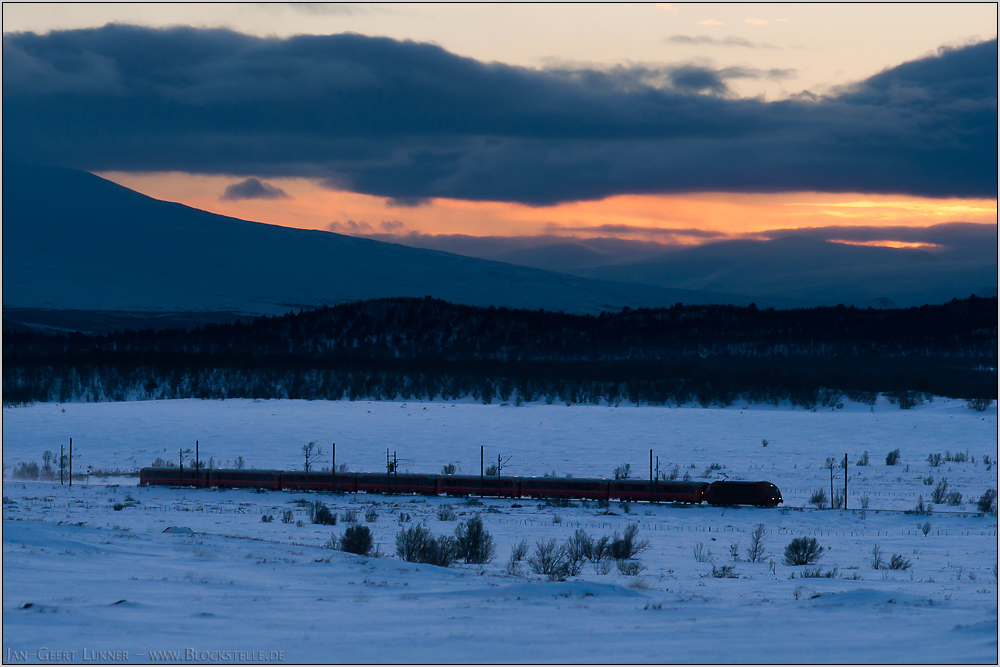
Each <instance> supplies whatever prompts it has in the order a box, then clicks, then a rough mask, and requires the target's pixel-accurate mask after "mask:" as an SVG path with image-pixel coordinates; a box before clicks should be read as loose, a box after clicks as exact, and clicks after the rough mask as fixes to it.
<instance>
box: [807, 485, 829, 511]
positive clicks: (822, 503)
mask: <svg viewBox="0 0 1000 667" xmlns="http://www.w3.org/2000/svg"><path fill="white" fill-rule="evenodd" d="M826 502H827V497H826V491H824V490H823V489H820V490H819V491H814V492H813V494H812V495H811V496H809V504H811V505H815V506H816V509H818V510H821V509H823V508H824V507H826Z"/></svg>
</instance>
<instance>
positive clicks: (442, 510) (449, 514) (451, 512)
mask: <svg viewBox="0 0 1000 667" xmlns="http://www.w3.org/2000/svg"><path fill="white" fill-rule="evenodd" d="M456 518H457V517H456V514H455V508H454V507H452V506H451V505H441V506H440V507H438V521H454V520H455V519H456Z"/></svg>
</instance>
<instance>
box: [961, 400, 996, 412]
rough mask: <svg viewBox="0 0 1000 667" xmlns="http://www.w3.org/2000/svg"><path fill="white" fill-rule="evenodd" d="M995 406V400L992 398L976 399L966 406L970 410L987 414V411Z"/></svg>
mask: <svg viewBox="0 0 1000 667" xmlns="http://www.w3.org/2000/svg"><path fill="white" fill-rule="evenodd" d="M991 405H993V399H991V398H974V399H972V400H971V401H969V402H968V403H966V406H967V407H968V408H969V409H970V410H975V411H976V412H986V409H987V408H989V407H990V406H991Z"/></svg>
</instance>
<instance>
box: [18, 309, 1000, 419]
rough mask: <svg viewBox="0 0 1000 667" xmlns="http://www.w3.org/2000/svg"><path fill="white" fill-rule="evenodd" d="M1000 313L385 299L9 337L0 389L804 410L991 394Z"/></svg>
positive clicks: (38, 395) (49, 396)
mask: <svg viewBox="0 0 1000 667" xmlns="http://www.w3.org/2000/svg"><path fill="white" fill-rule="evenodd" d="M996 312H997V300H996V299H995V298H992V299H978V298H976V299H966V300H961V301H960V300H954V301H952V302H949V303H947V304H944V305H940V306H924V307H921V308H910V309H905V310H896V309H866V310H861V309H857V308H844V307H834V308H813V309H803V310H770V309H768V310H761V309H758V308H753V307H750V308H740V307H734V306H674V307H671V308H667V309H658V310H646V309H639V310H623V311H620V312H618V313H603V314H601V315H600V316H598V317H594V316H590V315H584V316H581V315H570V314H563V313H550V312H540V311H523V310H508V309H505V308H488V309H487V308H474V307H469V306H456V305H454V304H449V303H445V302H443V301H439V300H436V299H381V300H376V301H369V302H360V303H352V304H345V305H342V306H336V307H333V308H321V309H319V310H314V311H308V312H303V313H300V314H288V315H284V316H281V317H261V318H258V319H255V320H253V321H252V322H238V323H233V324H211V325H206V326H204V327H201V328H199V329H195V330H193V331H180V330H164V331H158V332H154V331H142V332H132V331H126V332H118V333H115V334H112V335H109V336H100V337H92V336H91V337H88V336H82V335H79V334H71V335H56V336H45V335H40V334H37V333H24V332H13V331H5V333H4V338H3V359H4V365H3V383H4V384H3V392H4V397H5V400H23V401H30V400H75V399H83V400H109V399H110V400H127V399H130V398H131V399H135V398H182V397H201V398H226V397H251V398H307V399H333V400H337V399H341V398H350V399H352V400H353V399H357V398H395V397H397V396H402V397H404V398H409V397H417V398H419V397H423V396H426V397H431V398H433V397H434V396H439V395H440V396H445V397H450V398H459V397H464V396H473V397H475V398H478V399H482V400H485V401H486V402H489V401H491V400H493V398H494V397H496V398H499V399H500V400H509V399H510V397H511V396H512V395H520V396H521V397H522V398H523V399H524V400H534V399H535V398H537V397H540V396H544V397H546V400H556V399H558V400H559V401H569V402H598V401H601V400H605V401H608V402H612V403H613V402H615V401H620V400H622V399H623V398H626V397H627V398H628V399H629V400H631V401H633V402H636V403H640V402H647V403H655V404H663V403H665V402H679V403H684V402H687V401H690V400H698V401H700V402H702V403H704V404H711V403H721V404H726V405H728V404H730V403H732V402H735V401H736V400H742V401H746V402H763V401H769V402H775V401H781V400H791V401H793V402H795V403H797V404H802V405H807V406H810V407H812V406H815V405H816V404H817V403H823V404H829V403H831V402H832V404H836V403H837V398H838V396H840V395H841V394H842V393H848V395H851V396H855V397H858V400H869V399H870V398H871V397H872V396H873V394H872V392H894V393H895V394H899V395H902V394H901V392H902V393H907V392H909V393H908V394H907V395H908V396H910V398H909V399H906V400H917V398H921V397H919V396H917V395H916V394H913V392H918V393H919V392H929V393H933V394H939V395H946V396H954V397H960V398H996V386H997V385H996V379H997V374H996V363H997V322H996ZM514 392H517V394H515V393H514ZM897 399H898V400H904V399H902V398H899V397H897ZM921 400H922V398H921Z"/></svg>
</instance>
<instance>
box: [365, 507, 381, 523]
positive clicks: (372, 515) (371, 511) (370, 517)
mask: <svg viewBox="0 0 1000 667" xmlns="http://www.w3.org/2000/svg"><path fill="white" fill-rule="evenodd" d="M365 521H367V522H368V523H375V522H376V521H378V510H377V509H375V508H374V507H369V508H368V509H366V510H365Z"/></svg>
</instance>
